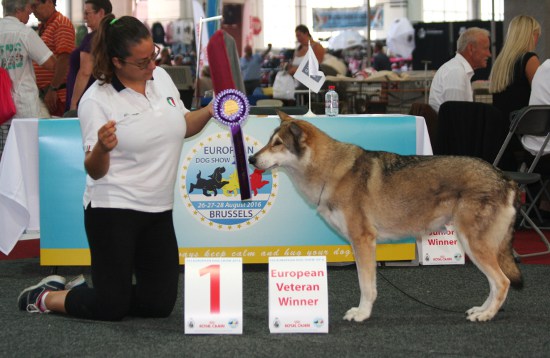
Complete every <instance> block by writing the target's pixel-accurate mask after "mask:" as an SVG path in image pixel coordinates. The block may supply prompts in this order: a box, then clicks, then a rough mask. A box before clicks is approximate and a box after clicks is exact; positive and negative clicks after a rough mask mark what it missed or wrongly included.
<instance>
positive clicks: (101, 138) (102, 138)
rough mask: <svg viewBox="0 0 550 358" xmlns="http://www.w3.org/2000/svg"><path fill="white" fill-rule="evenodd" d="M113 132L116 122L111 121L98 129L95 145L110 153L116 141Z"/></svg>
mask: <svg viewBox="0 0 550 358" xmlns="http://www.w3.org/2000/svg"><path fill="white" fill-rule="evenodd" d="M115 132H116V122H115V121H112V120H111V121H109V122H107V123H106V124H104V125H103V126H102V127H101V128H99V131H98V132H97V143H98V144H99V145H100V147H101V149H103V151H105V152H110V151H111V150H113V148H114V147H116V146H117V144H118V139H117V136H116V134H115Z"/></svg>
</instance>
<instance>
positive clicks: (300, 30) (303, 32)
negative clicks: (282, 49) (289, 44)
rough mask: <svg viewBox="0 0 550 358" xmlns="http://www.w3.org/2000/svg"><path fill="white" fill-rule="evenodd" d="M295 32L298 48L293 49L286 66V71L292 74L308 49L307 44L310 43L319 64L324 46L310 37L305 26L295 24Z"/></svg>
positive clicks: (321, 60) (323, 55)
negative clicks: (290, 60) (291, 56)
mask: <svg viewBox="0 0 550 358" xmlns="http://www.w3.org/2000/svg"><path fill="white" fill-rule="evenodd" d="M295 32H296V40H297V41H298V48H297V49H296V50H295V51H294V57H293V58H292V62H290V64H289V66H288V68H287V70H288V73H290V74H291V75H294V73H295V72H296V70H297V69H298V66H300V63H302V60H303V59H304V57H305V55H306V53H307V51H308V44H311V48H312V50H313V52H314V53H315V57H316V58H317V62H318V63H319V64H321V63H322V62H323V58H324V57H325V48H324V47H323V45H321V44H320V43H319V42H316V41H313V37H311V34H310V33H309V29H308V28H307V26H305V25H298V26H296V30H295Z"/></svg>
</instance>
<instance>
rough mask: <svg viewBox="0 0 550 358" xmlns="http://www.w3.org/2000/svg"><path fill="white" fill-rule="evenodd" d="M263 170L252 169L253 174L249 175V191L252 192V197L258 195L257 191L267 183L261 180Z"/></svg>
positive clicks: (267, 182)
mask: <svg viewBox="0 0 550 358" xmlns="http://www.w3.org/2000/svg"><path fill="white" fill-rule="evenodd" d="M264 171H265V170H258V169H254V172H253V173H252V174H250V189H251V190H252V191H253V192H254V196H256V195H258V189H261V188H263V187H264V186H266V185H267V184H269V181H267V180H263V177H262V174H263V173H264Z"/></svg>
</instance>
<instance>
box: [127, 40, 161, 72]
mask: <svg viewBox="0 0 550 358" xmlns="http://www.w3.org/2000/svg"><path fill="white" fill-rule="evenodd" d="M159 53H160V47H158V46H157V45H155V51H153V53H152V54H151V56H149V58H146V59H143V60H140V61H138V62H130V61H126V60H124V59H122V58H120V59H119V60H120V61H121V62H123V63H127V64H129V65H133V66H136V67H137V68H139V69H140V70H145V69H146V68H147V67H148V66H149V64H150V63H151V61H155V60H156V59H157V57H158V55H159Z"/></svg>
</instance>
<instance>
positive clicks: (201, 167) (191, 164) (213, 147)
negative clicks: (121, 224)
mask: <svg viewBox="0 0 550 358" xmlns="http://www.w3.org/2000/svg"><path fill="white" fill-rule="evenodd" d="M244 142H245V150H246V154H247V156H248V155H252V154H254V153H255V152H256V151H258V150H259V149H260V148H262V147H263V143H260V142H259V141H258V140H256V139H255V138H252V137H251V136H248V135H247V136H245V138H244ZM248 175H249V180H250V189H251V194H252V198H250V200H246V201H242V200H241V195H240V186H239V179H238V174H237V168H236V165H235V154H234V150H233V145H232V141H231V134H230V133H229V131H224V132H218V133H214V134H212V135H210V136H209V137H207V138H204V139H203V140H201V141H199V142H197V144H196V145H195V146H194V147H193V148H191V149H190V150H189V152H188V153H184V159H183V162H182V169H181V177H180V179H179V187H180V195H181V197H182V198H183V202H184V203H185V207H186V208H187V210H188V211H189V213H190V214H191V215H192V216H193V217H194V218H195V219H196V220H198V221H199V222H201V223H202V224H204V225H206V226H208V227H210V228H212V229H214V230H223V231H235V230H240V229H245V228H247V227H250V226H252V225H253V224H255V223H257V222H258V221H260V220H261V219H262V218H263V217H265V216H266V215H267V213H268V212H269V210H270V209H271V207H272V205H273V202H274V200H275V198H276V196H277V188H278V186H279V184H278V183H279V179H278V172H277V170H272V171H263V170H258V169H254V168H251V167H249V168H248Z"/></svg>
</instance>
